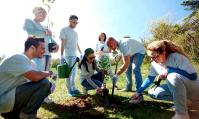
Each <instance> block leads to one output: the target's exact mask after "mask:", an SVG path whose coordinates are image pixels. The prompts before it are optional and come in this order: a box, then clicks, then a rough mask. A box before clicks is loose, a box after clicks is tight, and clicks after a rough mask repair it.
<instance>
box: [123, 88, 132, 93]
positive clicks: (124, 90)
mask: <svg viewBox="0 0 199 119" xmlns="http://www.w3.org/2000/svg"><path fill="white" fill-rule="evenodd" d="M121 92H132V90H127V89H126V88H124V89H122V90H121Z"/></svg>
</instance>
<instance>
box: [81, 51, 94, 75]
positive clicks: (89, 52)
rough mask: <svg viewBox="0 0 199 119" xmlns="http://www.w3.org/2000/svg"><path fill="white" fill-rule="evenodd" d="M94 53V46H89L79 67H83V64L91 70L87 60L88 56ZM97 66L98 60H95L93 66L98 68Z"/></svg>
mask: <svg viewBox="0 0 199 119" xmlns="http://www.w3.org/2000/svg"><path fill="white" fill-rule="evenodd" d="M93 53H94V50H93V49H92V48H87V49H86V50H85V51H84V57H83V59H82V61H81V62H80V64H79V68H80V69H81V65H84V66H85V67H86V71H87V72H89V70H88V65H87V63H86V61H87V58H86V57H87V56H89V55H90V54H93ZM96 66H97V63H96V61H95V60H94V61H93V63H92V67H93V69H94V70H95V69H96Z"/></svg>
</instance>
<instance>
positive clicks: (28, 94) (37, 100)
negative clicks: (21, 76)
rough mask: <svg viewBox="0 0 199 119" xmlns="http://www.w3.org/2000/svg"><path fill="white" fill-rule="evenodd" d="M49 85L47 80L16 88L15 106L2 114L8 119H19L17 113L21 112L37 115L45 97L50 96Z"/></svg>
mask: <svg viewBox="0 0 199 119" xmlns="http://www.w3.org/2000/svg"><path fill="white" fill-rule="evenodd" d="M50 87H51V83H50V82H49V81H48V79H43V80H40V81H38V82H27V83H24V84H22V85H20V86H18V87H17V88H16V93H15V104H14V108H13V110H12V111H11V112H8V113H3V115H6V116H8V117H9V118H11V119H12V118H13V119H17V118H19V117H18V116H19V113H20V112H23V113H24V114H27V115H33V114H36V113H37V110H38V109H39V107H40V106H41V104H42V102H43V100H44V98H45V97H47V96H48V95H49V94H50Z"/></svg>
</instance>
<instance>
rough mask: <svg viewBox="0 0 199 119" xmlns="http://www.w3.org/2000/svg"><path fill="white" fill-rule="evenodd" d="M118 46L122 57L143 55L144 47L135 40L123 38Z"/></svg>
mask: <svg viewBox="0 0 199 119" xmlns="http://www.w3.org/2000/svg"><path fill="white" fill-rule="evenodd" d="M118 45H119V46H118V49H119V50H120V52H121V53H122V55H123V56H127V55H130V56H133V55H135V54H136V53H140V54H145V48H144V45H143V44H142V43H140V42H138V41H136V40H133V39H127V38H124V39H122V40H120V41H119V44H118Z"/></svg>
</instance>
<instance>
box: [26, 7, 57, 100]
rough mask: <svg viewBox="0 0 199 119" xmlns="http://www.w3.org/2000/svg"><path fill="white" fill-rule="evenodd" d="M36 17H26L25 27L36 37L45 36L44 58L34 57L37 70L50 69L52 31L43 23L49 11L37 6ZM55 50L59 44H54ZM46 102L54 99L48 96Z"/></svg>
mask: <svg viewBox="0 0 199 119" xmlns="http://www.w3.org/2000/svg"><path fill="white" fill-rule="evenodd" d="M33 14H34V15H35V17H34V19H33V20H31V19H26V20H25V23H24V27H23V29H24V30H25V31H26V32H27V34H28V36H34V37H36V38H44V40H45V54H44V56H43V57H42V58H34V59H33V60H34V61H35V64H36V70H38V71H44V70H45V71H47V70H49V65H50V60H51V54H50V52H49V49H48V43H49V38H50V37H51V36H52V32H51V31H50V30H49V29H47V28H45V27H44V26H42V25H41V22H43V21H44V20H45V18H46V15H47V12H46V10H45V9H44V8H42V7H35V8H34V9H33ZM54 49H55V50H54V51H53V52H57V51H58V49H59V46H58V45H55V46H54ZM45 102H46V103H51V102H52V101H51V100H49V99H48V98H46V99H45Z"/></svg>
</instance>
